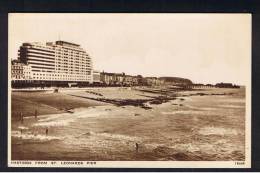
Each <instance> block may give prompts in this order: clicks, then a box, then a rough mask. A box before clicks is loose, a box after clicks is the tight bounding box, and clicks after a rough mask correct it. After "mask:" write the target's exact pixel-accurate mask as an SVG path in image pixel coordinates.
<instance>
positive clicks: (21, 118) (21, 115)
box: [20, 112, 23, 123]
mask: <svg viewBox="0 0 260 173" xmlns="http://www.w3.org/2000/svg"><path fill="white" fill-rule="evenodd" d="M20 121H21V123H23V113H22V112H20Z"/></svg>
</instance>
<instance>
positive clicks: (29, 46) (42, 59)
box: [18, 41, 93, 83]
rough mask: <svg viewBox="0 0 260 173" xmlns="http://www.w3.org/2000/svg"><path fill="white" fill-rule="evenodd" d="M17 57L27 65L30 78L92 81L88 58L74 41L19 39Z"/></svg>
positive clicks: (90, 62) (32, 79)
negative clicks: (43, 41) (21, 40)
mask: <svg viewBox="0 0 260 173" xmlns="http://www.w3.org/2000/svg"><path fill="white" fill-rule="evenodd" d="M18 55H19V56H18V61H19V62H21V63H23V64H25V65H28V66H30V68H31V74H30V76H29V79H25V80H30V81H35V80H37V81H52V82H53V81H57V82H59V81H60V82H62V81H63V82H88V83H92V82H93V76H92V71H93V70H92V61H91V58H90V57H89V55H88V54H87V52H86V51H85V50H84V49H83V48H81V47H80V45H78V44H74V43H69V42H65V41H56V42H55V43H53V42H47V43H46V44H42V43H23V44H22V46H21V47H20V49H19V53H18Z"/></svg>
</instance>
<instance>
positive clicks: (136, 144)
mask: <svg viewBox="0 0 260 173" xmlns="http://www.w3.org/2000/svg"><path fill="white" fill-rule="evenodd" d="M138 150H139V144H138V143H135V151H136V152H137V153H138Z"/></svg>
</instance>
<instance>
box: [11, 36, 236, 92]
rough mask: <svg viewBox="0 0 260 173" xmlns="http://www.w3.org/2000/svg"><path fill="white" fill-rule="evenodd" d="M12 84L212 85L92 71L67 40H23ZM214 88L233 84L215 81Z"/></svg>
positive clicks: (85, 55) (80, 51)
mask: <svg viewBox="0 0 260 173" xmlns="http://www.w3.org/2000/svg"><path fill="white" fill-rule="evenodd" d="M11 80H12V87H39V86H43V87H44V86H46V87H49V86H61V87H68V86H90V85H99V86H137V85H148V86H151V85H175V86H185V87H193V86H196V87H214V86H213V85H210V84H208V85H203V84H193V83H192V82H191V81H190V80H188V79H183V78H177V77H159V78H157V77H142V76H141V75H136V76H131V75H127V74H125V73H107V72H99V71H96V70H93V63H92V59H91V57H90V56H89V54H88V53H87V52H86V51H85V50H84V49H83V48H82V47H81V46H80V45H78V44H75V43H70V42H67V41H60V40H59V41H55V42H47V43H39V42H34V43H23V44H22V45H21V46H20V49H19V51H18V59H17V60H12V63H11ZM216 86H217V87H233V85H232V84H223V83H221V84H218V85H216Z"/></svg>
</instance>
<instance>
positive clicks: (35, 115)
mask: <svg viewBox="0 0 260 173" xmlns="http://www.w3.org/2000/svg"><path fill="white" fill-rule="evenodd" d="M37 116H38V111H37V109H36V110H35V113H34V118H35V119H37Z"/></svg>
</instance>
